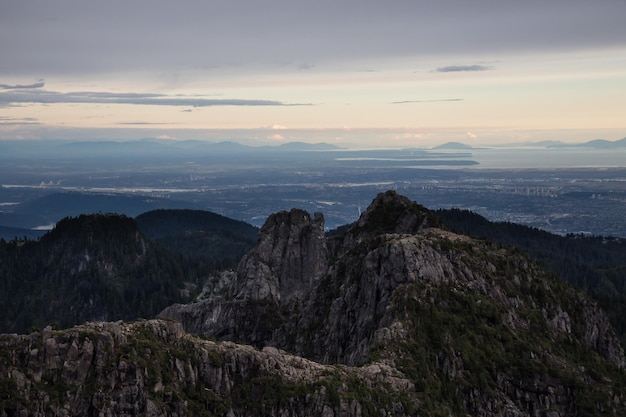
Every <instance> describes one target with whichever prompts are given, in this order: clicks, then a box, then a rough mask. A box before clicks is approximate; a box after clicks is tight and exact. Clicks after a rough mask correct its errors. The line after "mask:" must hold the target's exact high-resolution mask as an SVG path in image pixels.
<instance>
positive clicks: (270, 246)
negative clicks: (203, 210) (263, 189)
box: [230, 209, 328, 302]
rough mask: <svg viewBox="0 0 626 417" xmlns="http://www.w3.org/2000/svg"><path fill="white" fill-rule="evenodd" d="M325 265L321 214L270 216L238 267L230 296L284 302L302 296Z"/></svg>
mask: <svg viewBox="0 0 626 417" xmlns="http://www.w3.org/2000/svg"><path fill="white" fill-rule="evenodd" d="M327 268H328V250H327V248H326V239H325V238H324V217H323V215H322V214H321V213H315V215H314V217H313V219H311V216H310V215H309V213H307V212H306V211H304V210H299V209H293V210H291V211H289V212H287V211H281V212H279V213H275V214H272V215H270V216H269V218H268V219H267V221H266V222H265V224H264V225H263V227H262V228H261V231H260V233H259V240H258V244H257V246H256V247H255V248H254V249H252V250H251V251H250V252H249V253H248V254H247V255H245V256H244V258H243V260H242V261H241V262H240V264H239V267H238V268H237V274H238V277H239V279H238V280H237V282H236V286H235V287H234V288H233V289H232V293H231V294H230V296H231V297H232V298H234V299H236V300H271V301H276V302H287V301H291V300H292V299H302V298H305V297H306V296H307V295H308V293H309V291H311V290H312V289H313V288H315V285H316V284H317V281H319V279H320V277H321V276H323V275H324V273H325V272H326V269H327Z"/></svg>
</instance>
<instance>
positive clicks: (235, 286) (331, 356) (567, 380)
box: [162, 191, 626, 416]
mask: <svg viewBox="0 0 626 417" xmlns="http://www.w3.org/2000/svg"><path fill="white" fill-rule="evenodd" d="M298 218H302V219H308V217H307V216H305V215H304V214H303V213H302V211H300V210H293V211H292V212H290V213H286V212H283V213H279V214H277V215H275V216H273V217H271V218H270V219H268V222H267V223H266V225H265V226H264V227H263V231H262V237H261V238H260V243H259V245H258V247H257V249H255V250H253V251H252V252H251V254H250V256H248V257H246V258H245V259H244V260H243V261H242V262H241V263H240V266H239V268H238V270H237V272H236V273H235V274H233V275H231V276H230V278H229V279H230V285H228V286H227V287H228V288H229V290H223V291H222V292H221V293H219V292H216V293H215V294H214V295H213V296H211V297H208V298H207V299H206V300H204V301H202V302H199V303H196V304H191V305H185V306H172V307H170V308H168V309H167V310H165V311H164V312H163V313H162V316H163V317H171V318H173V319H176V320H180V321H181V322H182V323H184V324H185V328H187V329H188V330H190V331H194V332H198V333H201V334H205V335H208V336H212V337H218V338H221V337H224V336H226V337H227V338H229V339H230V340H237V341H241V342H246V343H250V342H252V343H255V344H256V345H257V346H274V347H278V348H280V349H285V350H287V351H291V352H294V353H296V354H298V355H302V356H304V357H307V358H310V359H313V360H316V361H319V362H321V363H326V364H334V363H341V364H346V365H350V366H358V365H364V364H367V363H369V362H370V361H372V360H373V359H376V360H379V361H382V363H386V364H389V366H391V367H392V368H393V369H397V370H399V371H401V372H403V373H404V374H405V375H412V374H413V375H414V376H415V378H413V379H412V381H413V383H414V384H415V385H416V387H417V390H418V392H420V393H421V394H420V395H424V396H425V397H431V396H434V397H437V398H438V401H439V403H438V405H436V406H435V405H433V404H431V406H429V407H425V408H424V410H426V411H425V413H426V414H429V413H434V414H438V413H441V414H446V413H451V414H455V415H456V414H459V413H469V414H476V415H485V416H505V415H506V416H531V415H532V416H534V415H550V414H549V413H553V414H551V415H555V416H556V415H558V416H568V415H577V413H580V410H581V409H584V408H585V407H587V406H590V405H589V404H587V403H586V402H585V401H587V400H583V399H581V395H582V397H585V395H584V394H581V393H583V392H593V393H594V394H593V395H596V394H598V392H603V394H602V395H599V397H602V398H604V400H602V401H601V402H602V404H600V403H595V404H594V405H593V407H599V408H602V409H605V410H610V411H611V412H612V413H617V414H619V412H618V411H619V410H621V411H624V410H626V409H625V408H624V407H625V404H624V393H623V392H620V391H619V390H613V389H612V388H611V384H609V383H605V382H602V381H606V380H603V379H602V378H599V377H598V375H596V376H595V377H592V376H590V374H589V372H592V373H593V372H596V371H597V370H595V369H594V370H593V371H590V369H589V366H591V367H592V368H593V367H594V366H595V367H597V362H594V361H595V359H592V358H593V357H597V358H602V359H599V360H600V361H602V363H604V364H605V365H603V366H606V367H607V368H606V369H605V370H607V372H608V374H610V375H611V376H605V378H608V379H612V378H617V379H619V380H624V371H623V370H624V365H625V361H624V352H623V349H622V347H621V346H620V344H619V341H618V340H617V338H616V337H615V334H614V332H613V330H612V328H611V327H610V325H609V323H608V321H607V320H606V317H605V316H604V314H603V313H602V312H601V311H600V310H599V309H598V307H597V306H596V305H595V304H594V303H593V302H591V301H590V300H589V299H588V298H587V297H585V296H583V295H581V294H579V293H577V292H576V291H574V290H573V289H571V288H569V287H567V286H566V285H564V284H563V283H561V282H559V281H558V280H556V279H555V278H554V277H553V276H551V275H550V274H548V273H546V272H545V271H544V270H543V269H542V268H540V267H538V266H537V265H534V264H533V263H531V262H530V261H529V260H528V258H526V257H525V256H523V255H522V254H520V253H517V252H516V251H515V250H512V249H505V248H500V247H497V246H495V245H492V244H489V243H488V242H484V241H477V240H473V239H470V238H468V237H466V236H461V235H456V234H453V233H450V232H447V231H445V230H442V229H440V228H438V226H439V222H438V220H437V218H436V217H435V216H434V215H433V214H432V213H431V212H429V211H428V210H427V209H425V208H424V207H422V206H420V205H418V204H416V203H414V202H412V201H410V200H408V199H407V198H405V197H403V196H400V195H398V194H397V193H395V192H393V191H389V192H386V193H381V194H379V195H378V196H377V197H376V198H375V199H374V201H373V202H372V204H371V205H370V207H369V208H368V210H367V211H366V212H365V213H363V215H362V216H361V218H360V219H359V220H358V222H357V223H355V224H354V225H353V226H352V227H351V228H350V229H349V230H347V231H346V232H345V233H344V234H343V235H341V236H335V237H328V238H326V240H325V243H321V242H323V240H322V239H321V234H320V229H319V228H314V227H309V224H310V223H309V221H308V220H307V221H305V222H304V224H305V225H306V226H305V227H303V226H299V225H294V224H293V223H294V221H293V219H298ZM306 233H310V236H309V237H305V236H304V234H306ZM294 236H297V238H294ZM312 241H313V242H318V243H317V245H316V246H314V247H312V246H311V245H310V244H307V245H306V247H307V251H303V250H302V249H301V247H300V246H299V245H301V244H302V242H312ZM292 245H293V247H292V248H291V250H290V249H289V247H290V246H292ZM305 252H306V254H307V255H306V256H310V257H312V258H313V259H315V260H316V263H317V265H321V266H323V267H324V268H325V270H324V271H322V268H317V269H309V268H300V265H302V263H301V262H302V261H300V262H296V263H295V265H296V266H297V267H294V266H293V265H294V262H292V260H293V259H299V256H301V255H302V254H304V253H305ZM276 254H278V256H275V255H276ZM284 254H287V255H284ZM281 257H283V258H290V259H291V260H289V261H287V262H286V263H285V264H284V265H282V266H281V265H280V258H281ZM276 262H278V264H277V263H276ZM277 265H278V266H277ZM260 271H263V272H262V273H260ZM311 271H314V272H313V275H314V277H315V278H314V279H311ZM281 274H282V275H281ZM287 275H289V276H288V277H287ZM279 277H280V278H279ZM222 282H223V281H222ZM281 282H289V283H290V284H289V285H288V286H281V285H280V283H281ZM298 282H300V286H301V287H302V288H304V289H306V291H304V292H300V293H299V295H301V294H308V297H298V303H294V304H289V303H288V302H284V300H289V299H290V297H292V296H293V292H292V291H293V290H292V289H293V288H294V285H295V287H297V283H298ZM255 285H262V286H263V287H264V288H271V291H269V290H268V291H264V292H260V291H258V287H255ZM235 294H236V297H233V296H234V295H235ZM233 298H235V299H234V300H233ZM238 300H248V303H243V302H241V301H238ZM250 300H256V302H254V303H253V302H250ZM261 300H262V302H261ZM216 312H219V314H218V313H216ZM210 315H212V316H211V317H217V316H219V318H216V319H214V320H207V317H209V316H210ZM216 315H217V316H216ZM242 317H244V318H245V319H243V320H245V322H244V323H242V322H241V321H242ZM252 318H256V319H252ZM220 323H221V324H220ZM223 323H229V324H228V327H229V328H231V329H233V328H237V329H244V328H246V324H248V327H247V330H246V331H245V332H243V333H242V332H238V333H237V332H229V333H224V332H220V329H223V328H224V324H223ZM250 323H252V324H253V325H252V326H249V324H250ZM260 328H263V329H262V330H263V331H262V332H260V331H259V329H260ZM574 346H575V347H574ZM574 351H575V352H577V353H576V354H574V353H573V352H574ZM572 355H574V356H576V355H579V356H578V359H573V358H574V356H572ZM581 358H586V359H581ZM588 360H589V361H591V362H588V365H584V364H583V363H584V362H587V361H588ZM591 363H595V364H596V365H591ZM609 369H611V370H610V371H608V370H609ZM608 374H607V375H608ZM432 387H439V388H437V390H436V392H433V388H432ZM582 387H585V388H584V389H583V388H582ZM442 390H444V391H445V392H446V393H445V394H444V392H443V391H442ZM589 390H590V391H589ZM452 393H454V394H452ZM444 404H447V405H444ZM621 411H620V412H621ZM555 413H556V414H555Z"/></svg>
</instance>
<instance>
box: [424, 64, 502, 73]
mask: <svg viewBox="0 0 626 417" xmlns="http://www.w3.org/2000/svg"><path fill="white" fill-rule="evenodd" d="M493 68H494V67H492V66H488V65H478V64H476V65H450V66H447V67H439V68H437V69H436V70H435V72H474V71H489V70H492V69H493Z"/></svg>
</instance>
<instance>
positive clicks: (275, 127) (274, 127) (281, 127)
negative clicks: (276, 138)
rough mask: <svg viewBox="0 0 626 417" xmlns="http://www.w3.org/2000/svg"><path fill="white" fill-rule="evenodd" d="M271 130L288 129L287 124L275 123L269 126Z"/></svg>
mask: <svg viewBox="0 0 626 417" xmlns="http://www.w3.org/2000/svg"><path fill="white" fill-rule="evenodd" d="M269 128H270V129H271V130H287V129H288V128H287V126H285V125H279V124H273V125H271V126H270V127H269Z"/></svg>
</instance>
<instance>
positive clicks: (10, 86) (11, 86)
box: [0, 80, 46, 90]
mask: <svg viewBox="0 0 626 417" xmlns="http://www.w3.org/2000/svg"><path fill="white" fill-rule="evenodd" d="M45 84H46V83H45V82H44V80H39V81H37V82H36V83H32V84H0V89H3V90H22V89H30V88H41V87H43V86H44V85H45Z"/></svg>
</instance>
